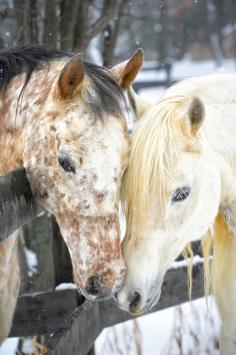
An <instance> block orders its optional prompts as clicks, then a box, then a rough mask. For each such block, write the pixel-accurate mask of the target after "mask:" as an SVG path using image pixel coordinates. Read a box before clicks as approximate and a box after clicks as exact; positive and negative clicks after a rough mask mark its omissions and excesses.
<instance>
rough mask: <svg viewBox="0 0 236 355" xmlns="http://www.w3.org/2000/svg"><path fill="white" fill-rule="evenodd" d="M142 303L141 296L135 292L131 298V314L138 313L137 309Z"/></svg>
mask: <svg viewBox="0 0 236 355" xmlns="http://www.w3.org/2000/svg"><path fill="white" fill-rule="evenodd" d="M140 301H141V296H140V294H139V293H138V292H137V291H135V292H134V294H133V295H132V297H129V312H130V313H136V312H137V308H138V306H139V303H140Z"/></svg>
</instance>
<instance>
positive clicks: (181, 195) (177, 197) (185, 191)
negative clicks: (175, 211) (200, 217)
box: [171, 186, 190, 202]
mask: <svg viewBox="0 0 236 355" xmlns="http://www.w3.org/2000/svg"><path fill="white" fill-rule="evenodd" d="M189 194H190V187H189V186H184V187H179V188H178V189H176V190H175V192H174V194H173V196H172V199H171V201H172V202H181V201H183V200H185V199H186V198H187V197H188V195H189Z"/></svg>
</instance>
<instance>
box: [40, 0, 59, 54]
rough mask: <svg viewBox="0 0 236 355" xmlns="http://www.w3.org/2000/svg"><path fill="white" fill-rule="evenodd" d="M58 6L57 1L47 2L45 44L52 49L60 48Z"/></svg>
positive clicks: (44, 31)
mask: <svg viewBox="0 0 236 355" xmlns="http://www.w3.org/2000/svg"><path fill="white" fill-rule="evenodd" d="M57 6H58V1H57V0H45V16H44V29H43V44H44V45H45V46H46V47H47V48H51V49H54V48H57V47H58V35H59V19H58V14H57Z"/></svg>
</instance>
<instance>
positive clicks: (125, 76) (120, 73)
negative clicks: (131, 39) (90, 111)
mask: <svg viewBox="0 0 236 355" xmlns="http://www.w3.org/2000/svg"><path fill="white" fill-rule="evenodd" d="M142 64H143V51H142V49H140V48H139V49H138V50H137V51H136V53H135V54H134V55H133V57H132V58H130V59H128V60H126V61H124V62H122V63H120V64H118V65H116V66H115V67H113V68H111V69H110V70H111V72H112V74H113V75H114V77H115V78H116V80H117V82H118V84H119V85H120V87H121V88H122V89H128V87H129V86H130V85H131V84H132V82H133V81H134V79H135V78H136V76H137V74H138V72H139V71H140V69H141V66H142Z"/></svg>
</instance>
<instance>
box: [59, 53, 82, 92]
mask: <svg viewBox="0 0 236 355" xmlns="http://www.w3.org/2000/svg"><path fill="white" fill-rule="evenodd" d="M84 75H85V70H84V64H83V62H82V60H81V58H80V55H75V56H73V57H72V58H71V59H70V60H69V61H68V62H67V63H66V64H65V65H64V68H63V69H62V71H61V74H60V77H59V80H58V89H59V95H60V97H61V98H62V99H68V98H70V97H72V96H73V95H74V93H75V92H76V91H77V90H78V89H79V88H80V86H81V84H82V82H83V80H84Z"/></svg>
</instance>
